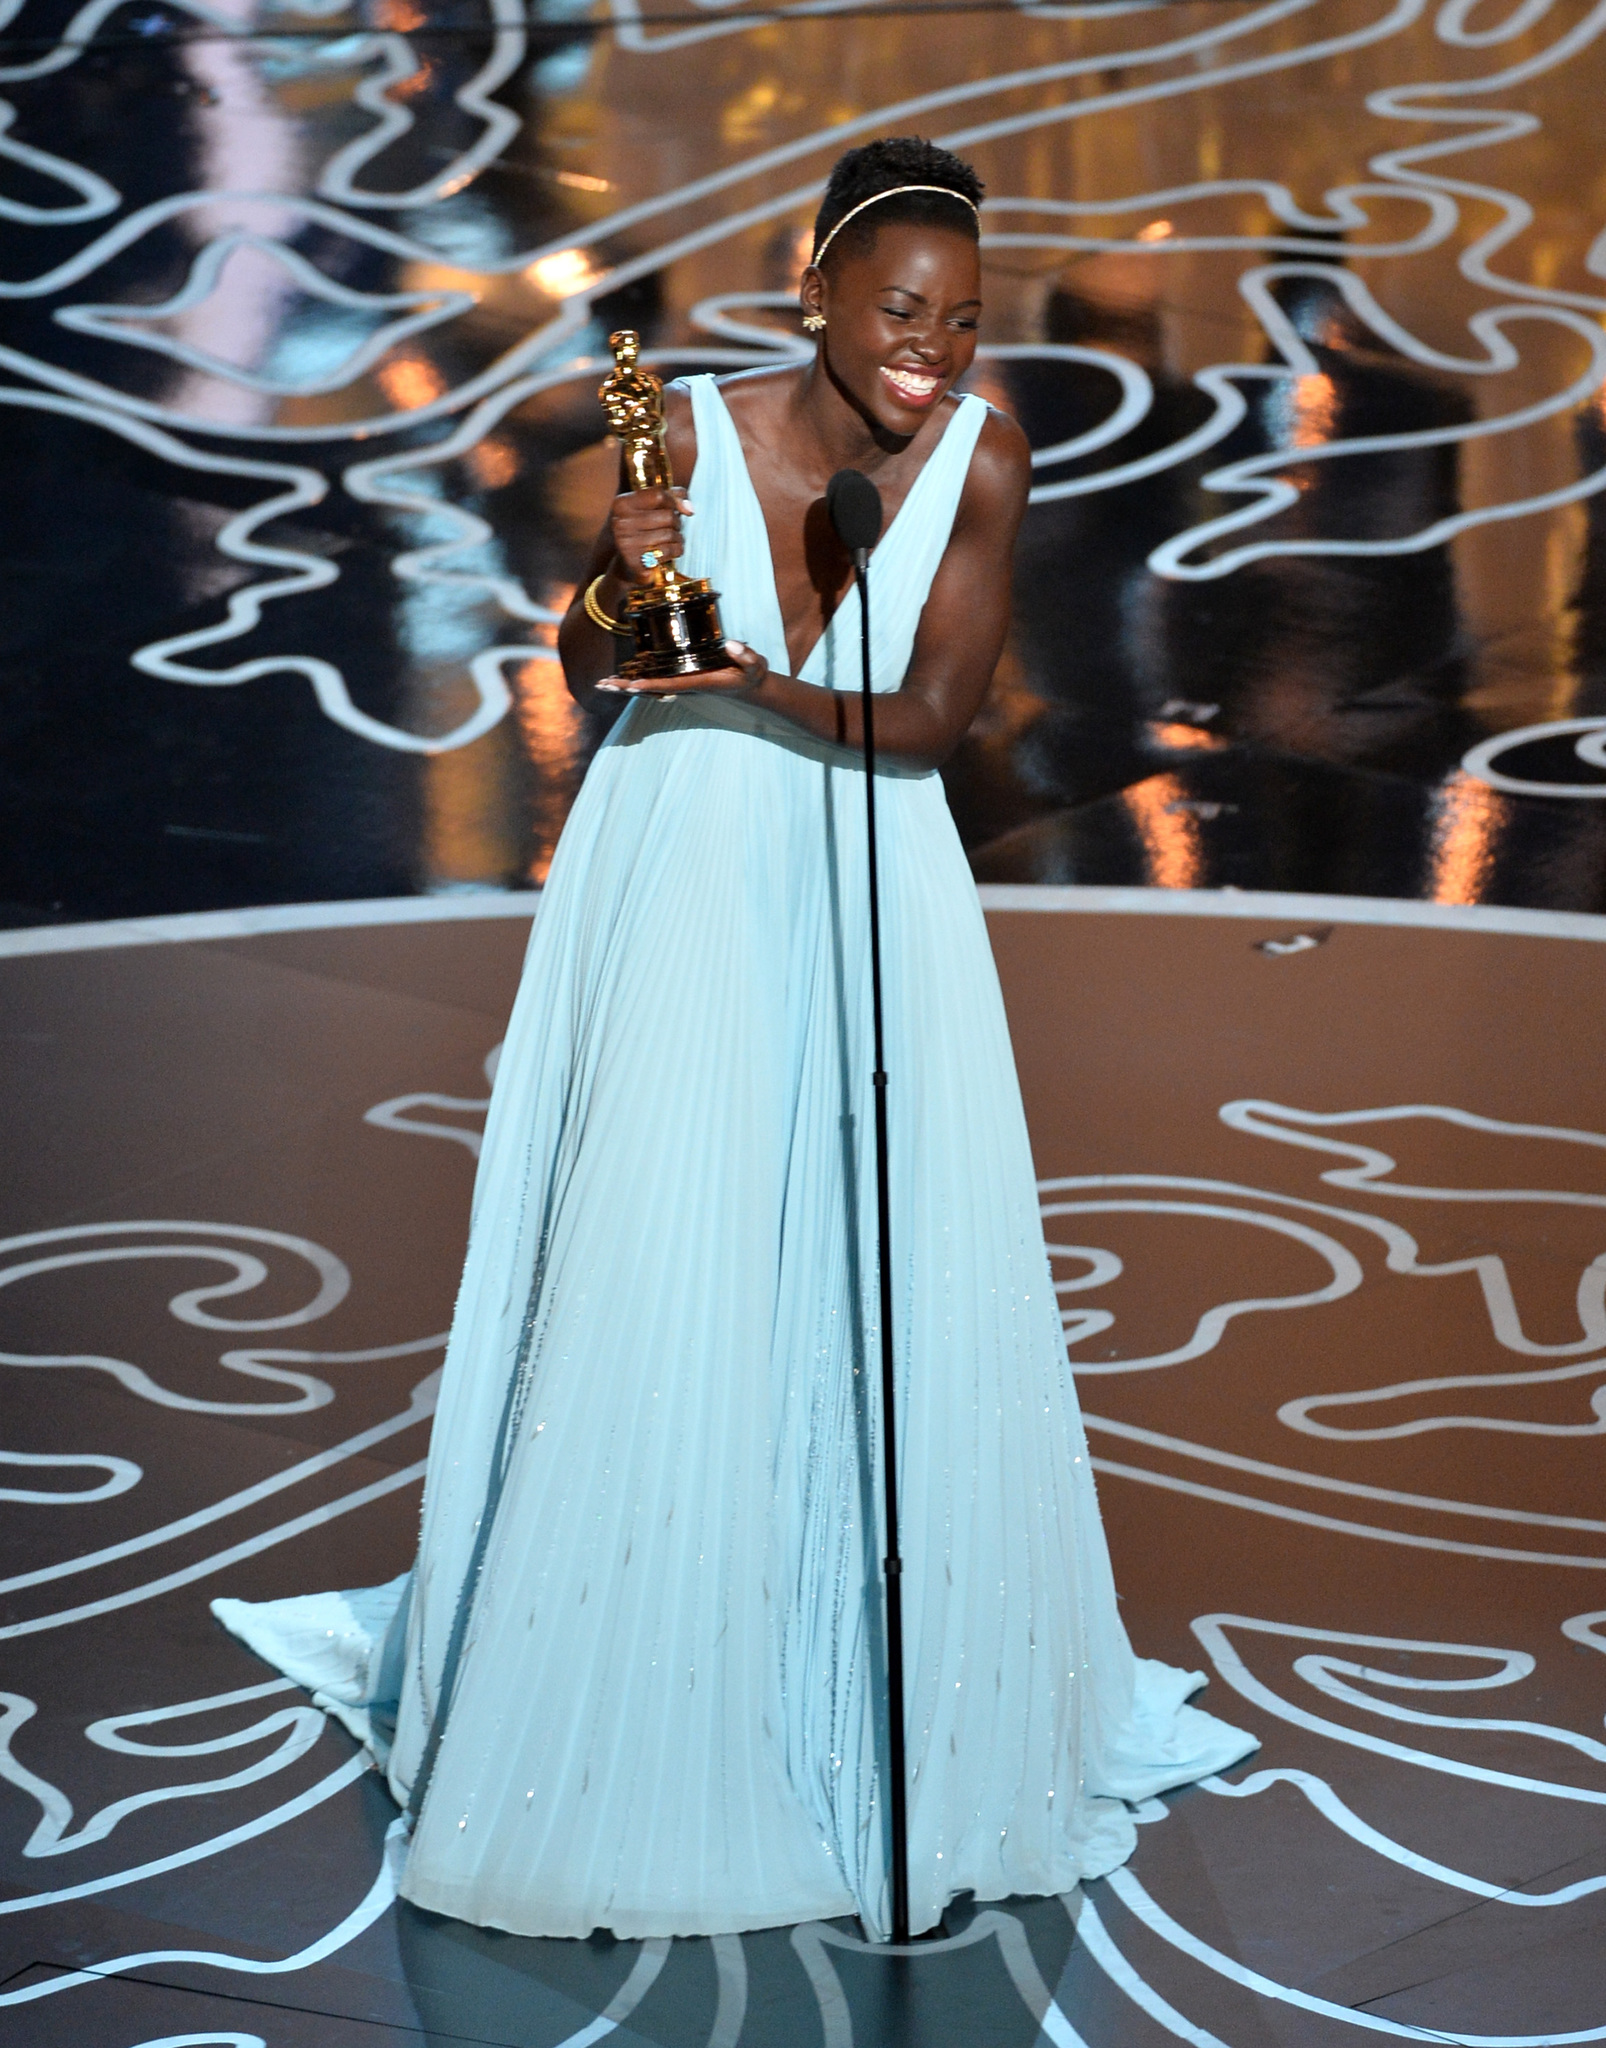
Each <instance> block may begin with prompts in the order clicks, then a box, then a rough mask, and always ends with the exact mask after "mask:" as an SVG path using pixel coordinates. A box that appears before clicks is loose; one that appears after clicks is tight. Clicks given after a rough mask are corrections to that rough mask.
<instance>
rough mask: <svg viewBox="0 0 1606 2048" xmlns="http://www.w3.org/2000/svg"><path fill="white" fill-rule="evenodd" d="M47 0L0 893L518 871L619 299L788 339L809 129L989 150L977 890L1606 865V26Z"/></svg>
mask: <svg viewBox="0 0 1606 2048" xmlns="http://www.w3.org/2000/svg"><path fill="white" fill-rule="evenodd" d="M538 16H539V18H538V19H534V20H532V19H530V18H528V17H527V16H526V14H525V12H524V10H523V9H522V8H521V7H519V6H518V5H516V4H515V0H489V4H486V0H449V4H447V5H446V6H444V7H441V8H438V9H436V10H435V11H434V12H431V13H426V12H424V11H423V10H422V9H421V8H420V7H417V6H415V5H414V4H413V0H359V4H358V5H355V6H342V5H339V4H333V0H305V4H302V5H299V6H293V5H289V4H284V0H148V4H147V0H124V4H113V0H88V4H87V5H84V6H82V7H79V8H78V9H77V10H76V11H74V10H73V9H71V8H70V7H68V6H67V5H64V4H58V0H29V4H27V5H25V6H23V7H21V8H13V9H11V10H10V12H9V19H8V22H7V25H6V28H5V33H4V38H3V46H0V79H3V81H4V84H3V91H4V94H5V101H4V105H5V112H4V115H3V125H0V159H3V164H0V226H3V245H4V247H3V256H0V299H3V300H4V322H3V331H4V346H3V347H0V373H3V375H4V378H5V382H4V384H3V385H0V402H3V404H4V406H5V408H6V432H5V434H4V437H3V444H4V445H3V460H4V463H5V490H4V496H3V504H4V511H5V515H6V519H7V522H8V533H7V537H6V542H5V553H4V559H5V563H6V569H7V577H6V592H7V602H6V605H5V617H4V633H5V640H6V654H5V663H6V685H5V690H4V695H3V700H0V701H3V710H0V716H3V718H4V721H5V724H4V731H5V736H6V745H5V750H4V759H5V765H4V767H3V768H0V774H3V775H4V777H5V785H6V790H5V793H6V799H7V809H8V811H9V812H10V813H11V815H12V818H13V820H14V824H15V831H14V835H13V838H12V842H11V845H10V847H9V849H8V852H7V855H6V863H7V865H6V874H5V877H4V878H3V879H0V899H4V900H5V902H6V903H7V904H8V905H9V911H8V913H5V914H8V915H9V919H10V921H11V922H13V923H28V922H35V921H41V920H46V921H48V920H57V919H63V918H74V917H85V916H89V917H93V916H106V915H115V914H122V913H127V912H131V911H150V910H169V909H178V908H203V907H211V906H219V905H226V904H235V903H249V902H270V901H283V900H287V899H288V900H302V899H308V898H322V897H351V896H358V895H377V894H400V893H409V892H414V891H441V890H455V889H469V890H478V889H486V888H492V889H503V888H507V887H521V886H528V885H529V884H530V883H531V882H532V881H533V882H538V881H539V879H540V878H541V876H542V875H543V873H544V871H545V866H546V863H547V860H548V859H549V857H550V853H551V848H552V844H553V841H554V839H555V836H556V834H557V831H558V830H559V828H560V826H561V823H562V819H563V816H564V814H565V811H566V808H567V805H568V802H569V801H570V799H571V797H572V794H573V791H574V788H575V786H576V783H577V780H578V778H579V776H580V775H581V774H582V773H583V770H584V766H585V763H586V760H587V759H588V757H589V754H590V752H591V750H592V749H593V748H594V746H595V744H596V742H597V739H598V737H599V733H598V731H597V730H596V729H595V728H594V726H593V724H592V723H591V721H589V720H588V719H587V718H586V717H584V716H582V715H581V714H580V713H579V712H578V711H577V710H576V709H575V707H574V706H573V705H572V703H571V702H570V700H569V699H568V697H567V695H566V693H565V691H564V689H563V686H562V682H561V677H560V674H559V671H558V668H557V664H556V662H555V659H554V656H553V649H552V641H553V632H554V622H555V620H556V618H557V617H558V615H559V614H560V613H561V611H562V609H563V607H564V605H565V604H566V603H567V601H568V598H569V595H570V593H571V590H572V587H573V581H574V578H575V576H576V574H577V571H578V564H579V562H580V560H581V559H582V555H583V551H584V548H585V546H586V544H587V541H588V539H589V536H590V534H591V532H592V531H593V530H594V528H595V524H596V522H597V519H598V517H599V515H600V512H601V509H602V507H603V505H604V503H605V501H606V498H607V496H608V494H609V491H610V488H611V477H612V461H613V458H612V455H611V452H610V451H609V449H608V447H607V446H606V445H605V443H604V441H603V438H602V435H603V423H602V419H601V415H600V412H599V409H598V408H597V405H596V402H595V396H594V393H595V385H596V382H597V378H598V374H599V369H600V367H601V361H600V358H599V349H600V347H601V343H602V338H603V336H604V335H605V333H606V332H607V330H608V329H609V327H610V326H613V325H618V324H621V323H623V322H628V323H629V324H631V325H634V326H636V327H638V328H639V329H641V331H642V332H643V334H644V335H645V337H646V339H647V341H648V343H649V344H650V353H651V356H652V359H653V360H654V361H655V362H656V363H657V364H658V365H659V366H660V367H661V368H665V369H676V368H685V369H689V368H695V367H714V368H724V367H734V366H738V365H741V364H744V363H752V362H766V361H785V360H790V359H793V358H795V357H796V356H797V355H798V354H799V353H800V352H801V350H802V347H803V343H802V338H801V335H800V331H799V327H798V322H797V318H796V315H795V311H794V308H793V299H792V293H793V288H794V285H795V282H796V278H797V275H798V271H799V267H800V264H801V261H802V259H803V256H804V254H805V253H806V249H805V228H806V223H807V222H808V220H809V218H810V217H811V214H812V211H813V207H814V204H815V202H816V199H817V196H818V193H819V190H820V187H821V184H822V181H823V178H824V175H825V172H826V170H827V169H828V167H829V164H830V162H831V160H832V158H833V157H834V155H835V154H836V153H837V152H838V151H839V150H840V149H841V148H843V147H844V146H846V145H848V144H849V143H852V142H854V141H857V140H860V139H863V138H866V137H869V136H872V135H877V134H884V133H888V132H899V131H904V132H907V131H919V132H923V133H928V134H932V135H935V136H936V137H938V138H939V139H940V140H942V141H944V142H946V143H948V144H950V145H952V146H953V147H955V148H957V149H960V150H962V151H964V152H966V153H967V154H968V155H970V156H971V157H972V158H973V159H974V160H975V162H976V163H977V165H978V167H979V168H980V170H981V171H982V173H983V175H984V177H985V179H986V181H987V186H988V193H989V198H988V203H987V207H986V210H985V214H984V222H983V225H984V230H985V233H984V249H985V262H986V283H985V290H986V294H987V301H988V311H987V321H986V335H987V341H986V346H985V347H984V349H983V350H982V354H981V360H980V362H979V364H978V367H977V370H976V372H975V373H974V379H973V382H974V385H975V388H977V389H979V390H980V391H982V392H983V393H984V394H985V395H986V396H987V397H989V398H990V399H992V400H994V401H995V402H996V403H998V404H1000V405H1002V406H1006V407H1008V408H1009V409H1010V410H1012V411H1013V412H1014V413H1016V414H1017V416H1018V417H1019V418H1020V419H1021V421H1022V422H1023V424H1024V425H1025V426H1026V428H1027V431H1028V433H1029V435H1030V436H1031V439H1032V442H1033V447H1034V461H1035V467H1036V489H1035V491H1034V505H1033V509H1032V511H1031V513H1030V514H1029V517H1028V523H1027V528H1026V533H1025V537H1024V540H1023V544H1022V547H1021V551H1020V556H1019V564H1018V575H1017V590H1016V623H1015V630H1014V633H1013V636H1012V639H1011V643H1010V646H1009V649H1008V651H1007V654H1006V657H1005V660H1004V662H1003V664H1002V666H1001V669H1000V672H999V675H998V678H997V682H996V685H995V688H994V692H993V695H992V698H991V700H990V702H989V705H988V707H987V709H986V712H985V714H984V716H983V718H982V719H981V721H980V722H979V723H978V726H977V728H976V730H975V731H974V732H973V734H972V736H971V737H970V739H969V741H968V742H967V743H966V745H965V747H964V748H963V750H962V751H961V753H960V754H959V756H958V757H957V758H956V759H955V761H954V762H953V763H952V764H951V766H950V769H949V771H948V779H949V786H950V795H951V800H952V802H953V804H954V807H955V811H956V814H957V815H958V818H959V821H960V826H961V830H962V833H963V835H964V837H965V840H966V843H967V845H969V846H970V848H971V849H972V851H973V855H974V860H975V865H976V869H977V872H978V874H979V875H980V876H982V877H983V878H984V879H990V880H995V881H1061V882H1063V881H1077V882H1139V883H1151V884H1156V885H1158V886H1161V887H1168V888H1177V887H1211V886H1221V885H1235V886H1239V887H1263V888H1264V887H1271V888H1294V889H1310V890H1325V891H1342V892H1358V893H1363V894H1380V895H1393V896H1425V897H1428V898H1430V899H1434V900H1438V901H1442V902H1450V903H1465V902H1478V901H1496V902H1512V903H1526V904H1533V905H1538V906H1549V907H1561V908H1576V909H1593V908H1599V907H1601V906H1602V904H1603V903H1606V836H1603V835H1606V812H1603V811H1602V808H1601V805H1600V801H1599V800H1600V798H1601V797H1602V796H1603V795H1606V618H1603V613H1602V590H1603V587H1606V586H1603V576H1606V567H1603V564H1606V555H1603V552H1602V549H1603V543H1602V538H1601V527H1600V518H1601V514H1600V511H1599V505H1600V499H1599V495H1598V493H1599V490H1600V487H1601V485H1602V484H1603V483H1606V411H1603V401H1602V396H1601V392H1602V383H1603V378H1606V338H1603V327H1602V314H1603V312H1606V174H1603V172H1602V170H1601V168H1600V155H1599V149H1598V145H1597V144H1596V143H1595V140H1594V132H1593V131H1594V113H1593V109H1594V107H1595V105H1596V104H1597V103H1598V100H1599V96H1600V91H1601V88H1602V83H1603V73H1602V69H1601V60H1600V49H1599V38H1600V30H1601V28H1602V26H1603V22H1606V15H1603V13H1602V10H1601V9H1599V8H1593V9H1592V8H1586V7H1585V6H1583V5H1581V4H1579V0H1520V4H1518V5H1516V6H1510V5H1507V4H1505V0H1443V4H1440V5H1437V6H1434V5H1429V4H1427V0H1259V4H1256V0H1197V4H1185V5H1159V4H1148V0H1117V4H1113V5H1105V6H1074V5H1046V6H1032V7H1026V6H1020V7H1015V6H1010V5H1004V4H994V5H989V6H984V7H981V8H978V9H972V10H958V11H955V10H952V9H946V8H938V9H937V10H936V11H931V10H929V9H928V10H926V11H921V10H920V9H916V10H915V11H913V12H911V11H909V10H908V9H907V8H905V7H901V6H897V5H890V4H889V5H888V6H887V7H885V8H884V9H878V8H876V7H875V6H870V7H865V6H862V5H860V6H855V7H852V8H844V7H840V6H837V5H835V4H832V0H824V4H821V0H799V4H797V5H786V6H781V7H778V8H766V9H763V10H760V12H758V13H757V14H754V13H749V12H741V11H738V10H737V9H736V8H734V7H732V6H730V5H708V4H702V5H696V6H691V7H686V6H682V5H678V4H676V5H671V6H668V7H666V8H651V9H649V8H646V7H644V6H642V5H640V4H638V0H612V4H611V6H610V7H608V8H606V9H604V8H600V7H598V8H595V9H592V8H586V7H583V6H571V5H564V4H548V5H547V6H545V7H543V8H541V9H539V10H538Z"/></svg>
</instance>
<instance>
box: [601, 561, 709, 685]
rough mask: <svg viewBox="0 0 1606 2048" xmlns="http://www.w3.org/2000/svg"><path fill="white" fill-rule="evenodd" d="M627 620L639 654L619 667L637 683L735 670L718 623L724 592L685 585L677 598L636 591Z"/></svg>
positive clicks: (629, 605) (684, 583) (627, 607)
mask: <svg viewBox="0 0 1606 2048" xmlns="http://www.w3.org/2000/svg"><path fill="white" fill-rule="evenodd" d="M625 618H626V621H627V622H628V624H629V627H630V632H631V637H632V638H633V640H634V642H635V652H634V653H633V654H632V655H631V657H630V659H629V660H628V661H624V662H621V663H620V664H619V673H620V675H622V676H627V677H629V679H630V680H631V681H632V682H662V681H666V680H667V679H668V678H670V677H671V676H698V675H711V674H712V673H713V672H714V670H715V669H721V668H729V667H730V665H731V658H730V656H729V655H728V654H727V653H726V652H725V629H724V627H723V626H721V624H720V623H719V592H718V591H717V590H713V589H711V588H710V587H709V585H708V584H706V583H704V582H701V581H697V582H692V581H681V582H680V583H679V585H678V588H677V590H676V591H675V594H674V595H673V596H663V597H658V596H655V595H653V594H652V593H651V592H650V591H637V592H636V593H635V594H634V595H633V596H632V597H631V598H630V600H629V602H628V603H627V605H626V607H625Z"/></svg>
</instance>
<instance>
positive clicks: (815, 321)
mask: <svg viewBox="0 0 1606 2048" xmlns="http://www.w3.org/2000/svg"><path fill="white" fill-rule="evenodd" d="M803 328H804V332H805V333H807V334H823V333H824V332H825V315H824V314H823V313H805V314H804V315H803Z"/></svg>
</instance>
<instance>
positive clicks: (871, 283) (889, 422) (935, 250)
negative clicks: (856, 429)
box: [802, 222, 981, 438]
mask: <svg viewBox="0 0 1606 2048" xmlns="http://www.w3.org/2000/svg"><path fill="white" fill-rule="evenodd" d="M802 297H803V304H804V307H805V309H806V310H808V311H811V312H814V311H818V312H822V313H824V315H825V319H826V329H825V336H824V340H825V357H826V363H827V366H828V367H829V369H830V372H831V375H832V377H833V379H834V380H835V382H836V383H837V384H838V385H839V386H840V387H841V388H842V389H843V390H845V391H846V393H847V395H848V396H849V397H850V398H851V399H852V400H853V402H854V403H855V404H856V405H857V406H858V408H859V410H860V411H861V412H863V413H864V414H866V415H867V416H868V418H870V419H871V420H872V421H874V422H875V423H876V424H877V425H879V426H881V427H882V428H884V429H885V430H886V431H887V432H888V433H890V434H893V435H896V436H899V437H903V438H907V437H908V436H910V435H912V434H915V433H918V432H919V430H920V427H921V424H922V422H924V421H925V420H927V419H929V418H930V417H931V413H932V410H933V408H934V407H935V406H936V405H938V404H939V403H940V401H941V399H942V396H943V394H944V392H946V391H948V390H950V389H951V388H952V386H953V384H954V383H955V382H956V380H957V379H958V378H960V377H962V376H963V375H964V373H965V371H966V370H968V369H969V368H970V365H971V360H972V358H973V357H974V356H975V353H976V327H977V323H978V322H979V320H980V318H981V258H980V254H979V252H978V250H977V247H976V244H975V242H974V241H972V240H971V238H970V236H969V235H966V234H961V233H955V232H953V231H951V230H949V229H946V228H932V227H922V226H917V225H915V224H913V223H910V222H893V223H891V224H889V225H888V226H887V227H884V228H882V229H881V230H880V231H879V232H878V233H877V235H876V238H875V240H874V242H873V243H871V245H870V247H869V248H868V249H864V250H860V249H858V248H856V247H854V246H853V245H851V244H850V245H849V246H848V247H847V248H845V249H842V250H841V251H840V252H839V253H837V254H835V255H834V256H833V257H832V259H831V262H830V269H829V271H828V272H821V271H818V270H815V269H813V268H810V269H809V270H808V271H807V272H806V273H805V275H804V280H803V291H802Z"/></svg>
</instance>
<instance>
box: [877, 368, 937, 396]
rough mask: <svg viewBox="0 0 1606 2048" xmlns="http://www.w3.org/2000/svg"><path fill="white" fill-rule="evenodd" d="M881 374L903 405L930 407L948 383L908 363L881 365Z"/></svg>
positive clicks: (933, 373)
mask: <svg viewBox="0 0 1606 2048" xmlns="http://www.w3.org/2000/svg"><path fill="white" fill-rule="evenodd" d="M881 374H882V376H883V377H884V378H885V379H886V380H887V382H888V383H889V384H890V385H891V386H892V388H893V390H894V391H895V392H896V393H897V395H898V397H899V398H900V399H901V400H902V401H903V403H904V404H905V405H917V406H927V405H930V404H931V402H932V400H933V399H935V398H937V397H938V396H939V395H940V394H941V392H942V391H943V389H944V387H945V386H946V384H947V382H948V379H947V378H946V377H939V376H938V375H937V373H936V371H935V370H917V369H915V368H914V367H913V366H912V365H911V364H908V363H883V364H882V365H881Z"/></svg>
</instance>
